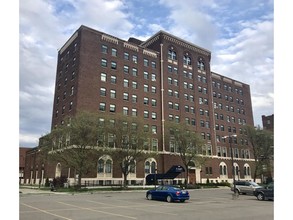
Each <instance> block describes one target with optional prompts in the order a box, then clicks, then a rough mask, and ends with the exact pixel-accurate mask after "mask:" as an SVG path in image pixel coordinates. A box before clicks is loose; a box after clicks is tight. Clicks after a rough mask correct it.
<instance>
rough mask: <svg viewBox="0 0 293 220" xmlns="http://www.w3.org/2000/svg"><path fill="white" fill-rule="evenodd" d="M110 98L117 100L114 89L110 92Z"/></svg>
mask: <svg viewBox="0 0 293 220" xmlns="http://www.w3.org/2000/svg"><path fill="white" fill-rule="evenodd" d="M110 98H111V99H115V98H116V91H115V90H114V89H111V90H110Z"/></svg>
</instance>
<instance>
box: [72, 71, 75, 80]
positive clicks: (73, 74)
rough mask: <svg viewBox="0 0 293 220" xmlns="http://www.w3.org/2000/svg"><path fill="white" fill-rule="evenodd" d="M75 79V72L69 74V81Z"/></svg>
mask: <svg viewBox="0 0 293 220" xmlns="http://www.w3.org/2000/svg"><path fill="white" fill-rule="evenodd" d="M74 78H75V72H74V71H73V72H72V74H71V80H73V79H74Z"/></svg>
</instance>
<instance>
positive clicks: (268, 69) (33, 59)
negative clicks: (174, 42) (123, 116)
mask: <svg viewBox="0 0 293 220" xmlns="http://www.w3.org/2000/svg"><path fill="white" fill-rule="evenodd" d="M81 25H85V26H88V27H91V28H93V29H96V30H99V31H102V32H105V33H108V34H110V35H113V36H117V37H119V38H121V39H123V40H127V39H128V38H129V37H135V38H138V39H140V40H146V39H148V38H149V37H150V36H152V35H154V34H155V33H157V32H158V31H160V30H164V31H166V32H168V33H170V34H172V35H175V36H178V37H180V38H182V39H185V40H187V41H189V42H191V43H193V44H195V45H198V46H200V47H203V48H206V49H208V50H210V51H211V53H212V58H211V70H212V71H213V72H216V73H219V74H221V75H224V76H227V77H230V78H233V79H235V80H238V81H240V82H243V83H246V84H249V85H250V90H251V99H252V107H253V115H254V124H255V126H257V125H260V126H261V127H262V119H261V116H262V115H271V114H274V1H273V0H254V1H247V0H237V1H235V0H221V1H218V0H204V1H202V0H201V1H199V0H182V1H178V0H38V1H36V0H25V1H19V147H36V146H38V140H39V138H40V137H41V136H43V135H45V134H47V133H49V132H50V129H51V119H52V110H53V98H54V89H55V88H54V84H55V75H56V68H57V54H58V50H59V49H60V48H61V47H62V46H63V45H64V43H65V42H66V41H67V40H68V38H69V37H70V36H71V35H72V34H73V33H74V32H75V31H76V30H77V29H78V28H79V27H80V26H81Z"/></svg>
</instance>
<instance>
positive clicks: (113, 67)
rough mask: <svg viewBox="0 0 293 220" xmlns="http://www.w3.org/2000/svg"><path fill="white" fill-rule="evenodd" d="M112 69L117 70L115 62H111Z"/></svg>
mask: <svg viewBox="0 0 293 220" xmlns="http://www.w3.org/2000/svg"><path fill="white" fill-rule="evenodd" d="M111 69H113V70H116V69H117V63H116V62H115V61H112V62H111Z"/></svg>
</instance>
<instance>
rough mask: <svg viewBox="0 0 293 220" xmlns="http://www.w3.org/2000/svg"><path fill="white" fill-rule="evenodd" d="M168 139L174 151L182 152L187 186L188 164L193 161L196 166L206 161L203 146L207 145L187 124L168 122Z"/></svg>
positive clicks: (181, 156)
mask: <svg viewBox="0 0 293 220" xmlns="http://www.w3.org/2000/svg"><path fill="white" fill-rule="evenodd" d="M166 127H167V129H169V132H167V133H166V140H167V141H169V144H171V145H173V146H174V151H175V152H178V153H179V154H180V158H181V160H182V163H183V165H184V167H185V170H186V176H185V186H187V178H188V175H189V169H188V165H189V164H190V163H191V162H193V163H195V165H196V166H201V165H202V164H204V163H205V158H204V157H203V156H202V148H203V147H204V145H205V142H204V140H203V139H202V137H201V136H200V135H199V134H197V133H196V132H195V130H194V128H192V127H191V126H189V125H187V124H185V123H184V124H183V123H182V124H178V123H168V124H167V126H166Z"/></svg>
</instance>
